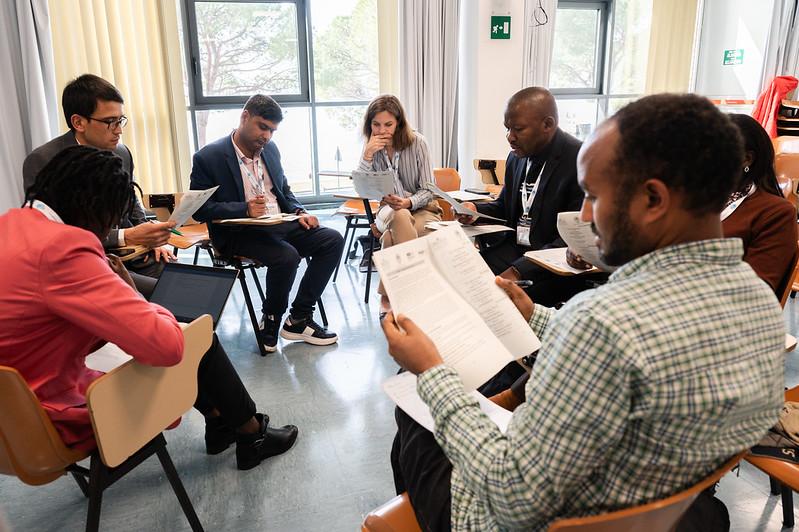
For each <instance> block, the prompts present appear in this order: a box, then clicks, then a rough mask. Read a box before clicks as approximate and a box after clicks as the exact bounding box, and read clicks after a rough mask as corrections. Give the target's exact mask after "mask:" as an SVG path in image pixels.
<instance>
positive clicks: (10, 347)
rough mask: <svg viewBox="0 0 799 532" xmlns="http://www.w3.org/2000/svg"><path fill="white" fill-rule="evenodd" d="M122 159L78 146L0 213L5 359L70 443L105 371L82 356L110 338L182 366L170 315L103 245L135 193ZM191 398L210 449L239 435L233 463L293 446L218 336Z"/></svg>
mask: <svg viewBox="0 0 799 532" xmlns="http://www.w3.org/2000/svg"><path fill="white" fill-rule="evenodd" d="M134 186H135V185H134V184H133V182H132V180H131V177H130V175H129V174H128V173H127V172H126V171H125V170H124V169H123V167H122V160H121V159H120V158H119V157H117V156H115V155H114V154H113V153H112V152H110V151H104V150H98V149H96V148H91V147H88V146H75V147H70V148H67V149H66V150H64V151H62V152H61V153H59V154H58V155H56V157H55V158H54V159H53V160H52V161H51V162H50V163H49V164H47V166H45V167H44V169H43V170H42V171H41V172H40V173H39V174H38V176H37V178H36V182H35V184H34V185H33V186H32V187H31V188H29V189H28V192H27V197H26V201H25V205H24V206H23V207H22V208H19V209H11V210H9V211H8V212H7V213H6V214H4V215H2V216H0V246H2V249H3V250H4V255H5V259H4V267H3V274H2V275H0V365H5V366H11V367H13V368H16V369H17V370H18V371H19V372H20V373H21V374H22V376H23V377H24V379H25V381H26V382H27V383H28V385H29V386H30V388H31V390H32V391H33V392H34V393H35V394H36V396H37V397H38V399H39V401H40V402H41V404H42V406H43V408H44V410H45V411H46V412H47V414H48V416H49V417H50V419H51V420H52V421H53V424H54V425H55V427H56V429H57V430H58V432H59V434H60V435H61V437H62V439H63V440H64V443H65V444H66V445H68V446H71V447H75V448H81V449H92V448H93V447H94V446H95V442H94V436H93V433H92V427H91V422H90V420H89V413H88V409H87V407H86V390H87V388H88V385H89V384H90V383H91V382H92V381H93V380H94V379H96V378H98V377H99V376H100V375H101V373H98V372H96V371H92V370H90V369H88V368H87V367H86V366H85V364H84V360H85V357H86V355H88V354H89V353H90V352H92V351H93V350H95V349H97V348H98V347H100V346H101V345H102V344H103V343H104V342H113V343H115V344H117V345H118V346H119V347H120V348H122V349H123V350H124V351H125V352H127V353H129V354H130V355H131V356H133V357H134V358H135V359H136V360H138V361H139V362H141V363H144V364H149V365H153V366H171V365H174V364H177V363H178V362H179V361H180V360H181V358H182V356H183V333H182V331H181V329H180V326H179V325H178V323H177V321H176V320H175V318H174V316H172V314H170V312H169V311H168V310H166V309H164V308H162V307H160V306H158V305H155V304H151V303H148V302H147V301H146V300H145V299H144V298H143V297H142V296H141V295H140V294H139V293H138V292H137V291H136V290H135V289H134V285H133V282H132V281H131V279H130V276H129V274H128V272H127V270H126V269H125V268H124V267H123V266H122V263H121V261H120V260H119V259H118V258H116V257H113V256H111V257H109V258H107V257H106V255H105V252H104V251H103V246H102V244H101V243H100V242H101V240H102V239H103V238H104V236H105V235H106V234H107V233H108V231H109V230H110V228H111V227H112V225H113V224H114V223H115V221H117V220H119V218H120V216H122V215H123V214H124V213H125V212H126V211H127V210H128V209H130V208H131V206H132V205H133V202H134V201H135V193H134ZM195 407H196V408H197V409H198V410H200V411H201V412H202V413H203V414H204V415H205V416H206V434H205V439H206V450H207V452H208V453H209V454H216V453H219V452H222V451H223V450H225V449H226V448H227V447H228V446H229V445H230V444H231V443H233V442H234V441H235V442H236V460H237V465H238V467H239V469H250V468H251V467H255V466H256V465H258V464H259V463H260V462H261V461H262V460H263V459H264V458H267V457H268V456H273V455H276V454H280V453H283V452H285V451H286V450H288V449H289V448H290V447H291V446H292V445H293V444H294V440H295V439H296V437H297V427H295V426H293V425H287V426H284V427H281V428H272V427H270V426H269V417H268V416H266V415H265V414H259V413H256V410H255V403H253V401H252V399H251V398H250V396H249V394H248V393H247V390H246V389H245V388H244V385H243V384H242V382H241V380H240V379H239V376H238V374H237V373H236V370H235V369H234V368H233V366H232V365H231V363H230V360H229V359H228V358H227V355H226V354H225V351H224V349H222V347H221V345H220V344H219V342H218V340H217V339H216V337H214V342H213V345H212V347H211V349H209V351H208V352H207V353H206V354H205V355H204V356H203V359H202V361H201V362H200V366H199V370H198V397H197V402H196V403H195Z"/></svg>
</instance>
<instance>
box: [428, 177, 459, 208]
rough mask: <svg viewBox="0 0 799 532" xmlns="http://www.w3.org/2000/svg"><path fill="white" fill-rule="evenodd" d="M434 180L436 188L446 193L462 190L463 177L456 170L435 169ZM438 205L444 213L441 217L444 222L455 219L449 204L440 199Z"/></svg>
mask: <svg viewBox="0 0 799 532" xmlns="http://www.w3.org/2000/svg"><path fill="white" fill-rule="evenodd" d="M433 179H435V181H436V186H437V187H438V188H440V189H441V190H443V191H444V192H452V191H453V190H460V188H461V176H460V175H459V174H458V171H457V170H455V169H454V168H433ZM438 205H439V207H441V210H442V211H443V214H442V215H441V219H442V220H454V219H455V215H454V214H453V212H452V207H450V205H449V203H447V202H446V201H444V200H442V199H439V200H438Z"/></svg>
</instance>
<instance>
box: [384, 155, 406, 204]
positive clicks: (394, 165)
mask: <svg viewBox="0 0 799 532" xmlns="http://www.w3.org/2000/svg"><path fill="white" fill-rule="evenodd" d="M384 151H385V150H384ZM385 157H386V165H387V166H388V169H389V170H391V171H392V172H394V192H396V194H397V195H398V196H402V183H400V180H399V158H400V152H399V151H395V152H394V161H393V162H392V161H391V160H390V159H389V158H388V152H387V151H386V152H385Z"/></svg>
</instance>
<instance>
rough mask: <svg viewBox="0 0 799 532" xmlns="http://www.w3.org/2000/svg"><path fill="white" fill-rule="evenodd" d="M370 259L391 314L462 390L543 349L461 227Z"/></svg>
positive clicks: (409, 243) (472, 387)
mask: <svg viewBox="0 0 799 532" xmlns="http://www.w3.org/2000/svg"><path fill="white" fill-rule="evenodd" d="M374 260H375V266H376V267H377V270H378V272H380V279H381V280H382V281H383V286H384V287H385V289H386V292H387V293H388V297H389V299H390V300H391V307H392V309H393V310H394V313H395V314H404V315H405V316H407V317H409V318H410V319H412V320H413V321H414V322H415V323H416V324H417V325H418V326H419V328H421V329H422V330H423V331H424V332H425V333H426V334H427V335H428V336H429V337H430V339H431V340H432V341H433V343H434V344H435V345H436V347H437V348H438V351H439V353H440V354H441V357H442V358H443V359H444V363H445V364H447V365H448V366H450V367H452V368H453V369H455V371H457V372H458V374H459V375H460V377H461V379H462V380H463V384H464V386H465V388H466V390H467V391H471V390H475V389H476V388H477V387H478V386H480V385H481V384H483V383H484V382H486V381H487V380H488V379H489V378H491V377H492V376H493V375H494V374H496V373H497V372H498V371H499V370H500V369H502V368H503V367H504V366H505V365H506V364H508V363H509V362H512V361H513V360H515V359H519V358H522V357H524V356H527V355H529V354H531V353H533V352H535V351H537V350H538V348H539V347H540V346H541V342H540V341H539V340H538V337H536V335H535V333H533V331H532V329H530V326H529V325H528V323H527V322H526V321H525V319H524V318H523V317H522V315H521V314H520V313H519V311H518V309H516V306H515V305H514V304H513V302H511V300H510V298H509V297H508V296H507V294H505V292H504V291H503V290H502V289H501V288H499V287H498V286H497V285H496V282H495V280H494V279H495V276H494V274H493V273H491V270H489V269H488V266H487V265H486V263H485V261H483V259H482V257H480V254H479V252H478V251H477V249H475V247H474V245H472V243H471V241H470V240H469V238H468V237H467V236H466V235H465V234H464V232H463V231H462V230H461V228H460V227H458V226H449V227H445V228H444V229H441V230H439V231H436V232H434V233H431V234H429V235H427V236H425V237H424V238H417V239H414V240H410V241H408V242H404V243H402V244H398V245H396V246H391V247H390V248H386V249H384V250H381V251H379V252H377V253H375V259H374Z"/></svg>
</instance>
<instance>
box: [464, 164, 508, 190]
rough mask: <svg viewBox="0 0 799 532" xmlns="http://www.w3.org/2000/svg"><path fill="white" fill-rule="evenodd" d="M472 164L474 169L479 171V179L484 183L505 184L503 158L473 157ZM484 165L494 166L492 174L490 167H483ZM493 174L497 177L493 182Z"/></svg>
mask: <svg viewBox="0 0 799 532" xmlns="http://www.w3.org/2000/svg"><path fill="white" fill-rule="evenodd" d="M486 162H487V163H488V164H487V165H486V164H485V163H486ZM472 164H473V165H474V169H475V170H477V171H478V172H479V173H480V179H481V180H482V181H483V183H484V184H486V185H503V184H505V159H474V160H473V161H472ZM485 166H494V168H493V171H494V173H493V174H492V173H491V170H492V169H490V168H485ZM494 176H496V178H497V181H496V182H494Z"/></svg>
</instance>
